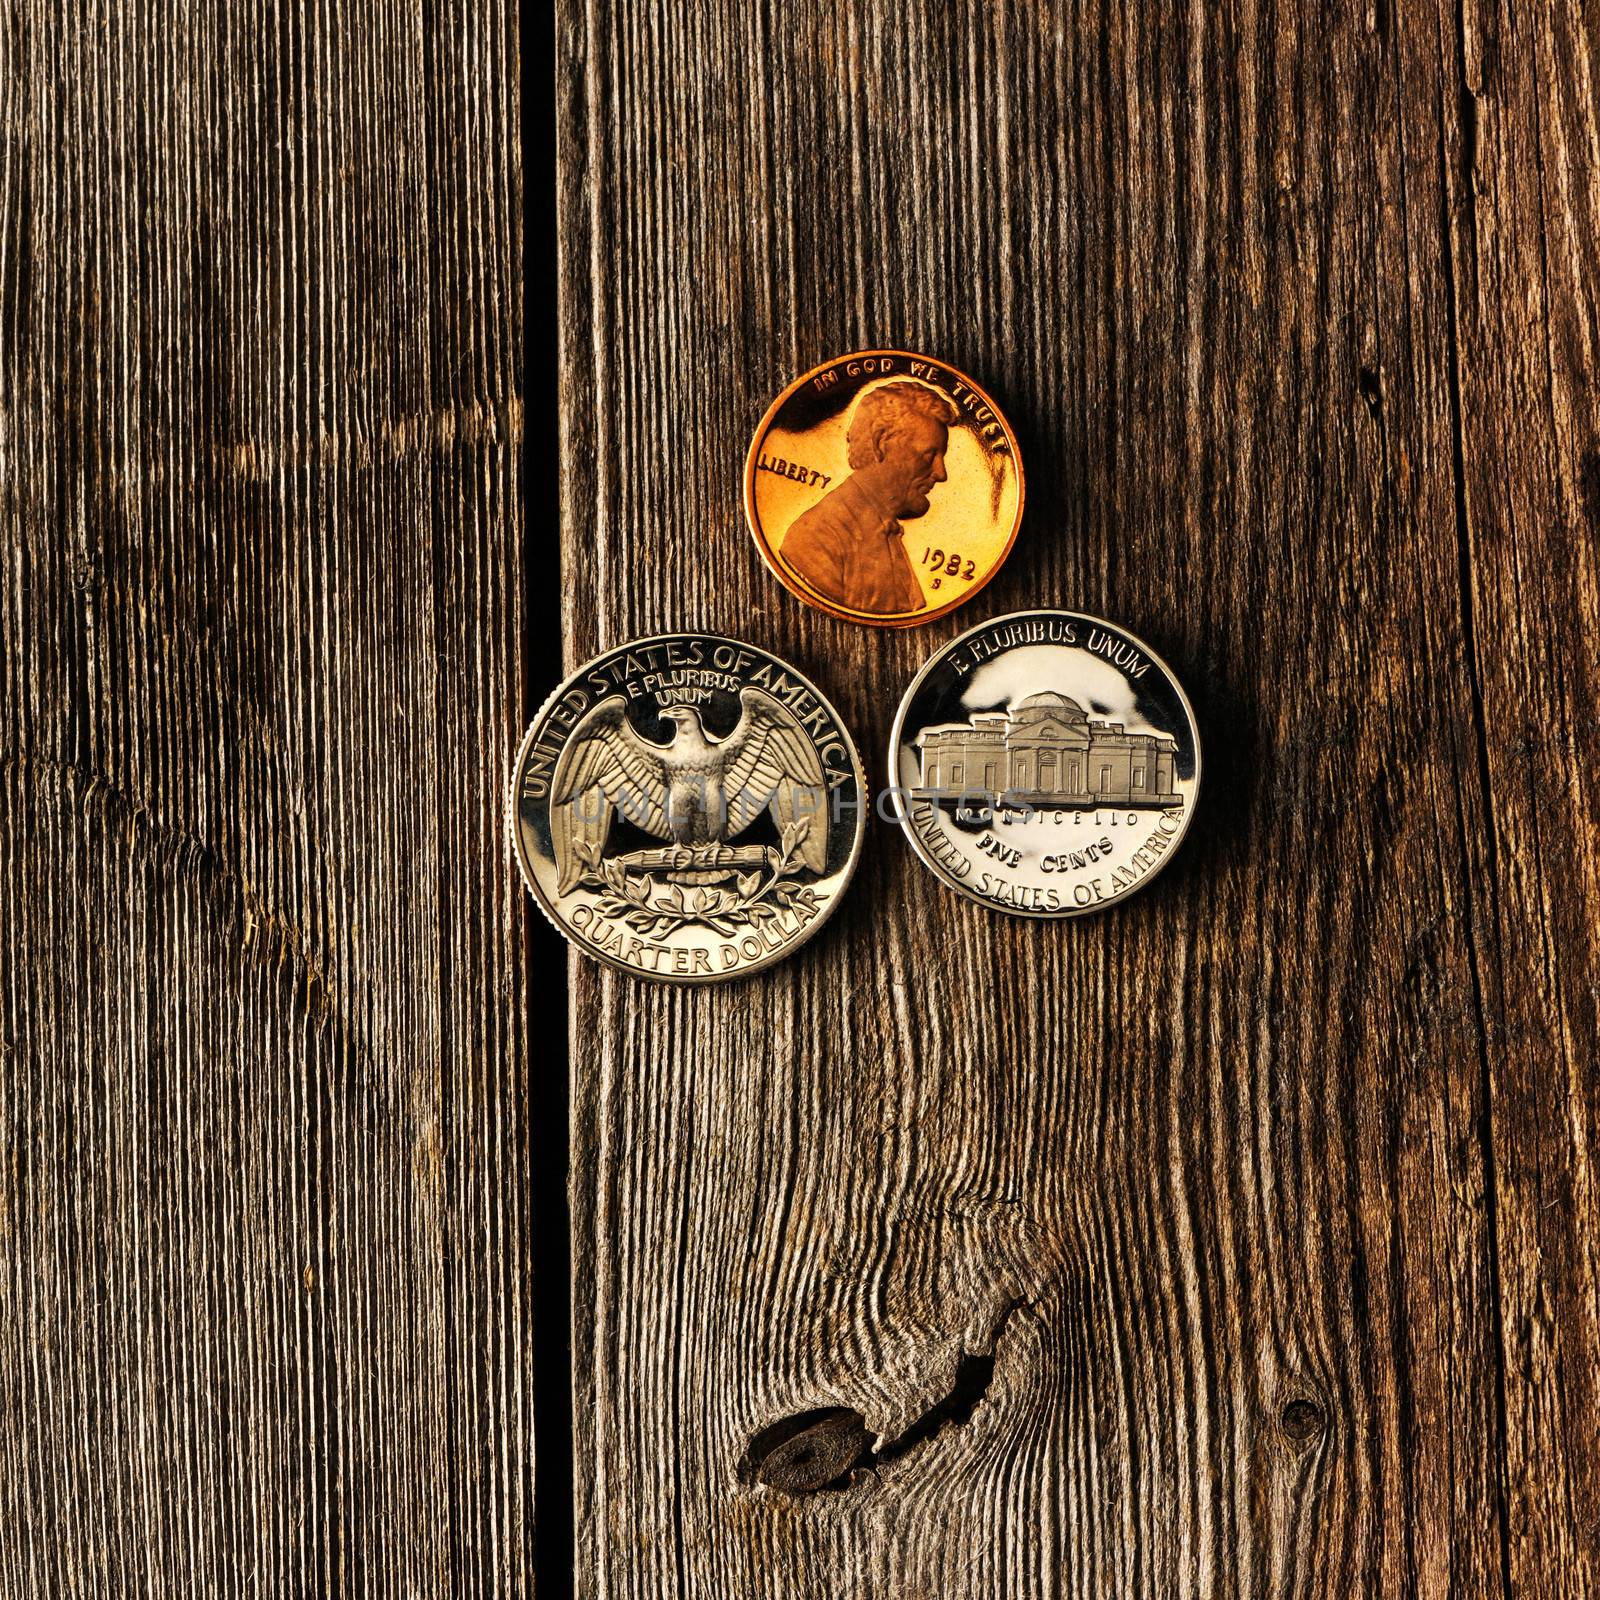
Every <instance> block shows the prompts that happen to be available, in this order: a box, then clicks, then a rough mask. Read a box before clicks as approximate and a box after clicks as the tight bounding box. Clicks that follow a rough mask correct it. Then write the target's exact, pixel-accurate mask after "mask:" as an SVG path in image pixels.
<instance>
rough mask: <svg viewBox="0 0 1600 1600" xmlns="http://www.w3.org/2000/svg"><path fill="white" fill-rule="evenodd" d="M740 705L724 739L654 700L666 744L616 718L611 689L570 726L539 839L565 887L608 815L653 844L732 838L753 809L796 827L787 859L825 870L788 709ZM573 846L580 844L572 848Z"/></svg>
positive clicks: (807, 747) (821, 808)
mask: <svg viewBox="0 0 1600 1600" xmlns="http://www.w3.org/2000/svg"><path fill="white" fill-rule="evenodd" d="M739 701H740V704H741V705H742V706H743V708H744V709H743V712H742V714H741V715H740V717H739V722H738V725H737V726H736V727H735V728H734V730H733V732H732V733H730V734H729V735H728V736H727V737H726V738H723V739H716V738H712V737H711V736H710V735H709V734H708V733H707V732H706V728H705V724H704V723H703V722H701V720H700V713H699V712H698V711H697V710H695V708H694V707H693V706H689V705H681V706H664V707H663V708H662V709H661V711H660V715H661V716H662V717H664V718H665V719H666V720H667V721H669V722H671V723H672V724H673V735H672V738H671V740H669V741H668V743H666V744H656V743H655V742H654V741H653V740H651V739H646V738H644V737H643V736H642V735H641V734H640V733H639V732H638V731H637V730H636V729H635V728H634V727H633V725H632V724H631V723H630V722H629V721H628V718H627V714H626V713H627V704H628V702H627V700H626V698H625V697H624V696H622V695H620V694H617V695H612V696H611V697H610V698H609V699H606V700H602V701H601V702H600V703H599V704H598V705H597V706H595V707H594V708H593V709H592V710H591V711H589V712H588V713H587V714H586V715H585V716H584V718H583V719H582V721H580V722H579V723H578V725H577V727H575V728H574V729H573V730H572V737H571V739H569V740H568V741H567V746H566V749H565V750H563V751H562V753H561V759H560V761H559V762H558V763H557V764H556V770H555V778H554V781H553V786H552V789H551V794H550V843H551V845H552V847H553V850H554V854H555V858H556V870H557V872H558V874H559V881H558V889H559V892H560V893H562V894H565V893H567V891H568V890H570V889H571V888H572V887H573V886H574V885H575V884H576V883H577V882H578V881H579V879H580V878H581V877H582V876H583V871H584V866H585V859H586V858H587V857H590V856H592V855H594V854H597V853H598V852H599V850H600V849H601V848H602V847H603V846H604V844H605V840H606V835H607V834H608V833H609V832H610V831H611V820H612V817H613V815H614V813H615V812H617V811H620V812H621V813H622V815H623V816H624V817H625V818H626V819H627V820H628V821H629V822H631V823H633V825H634V826H635V827H637V828H640V829H642V830H643V831H644V832H645V833H648V834H652V835H654V836H655V837H656V838H657V839H666V840H670V841H671V842H672V843H673V844H676V845H683V846H687V847H690V848H693V847H696V846H700V847H709V846H716V845H720V844H722V843H724V842H726V841H727V840H729V839H733V838H737V837H738V836H739V835H740V834H741V833H743V832H744V831H745V830H746V829H747V828H749V827H751V826H752V825H753V824H754V823H755V822H756V821H757V819H758V818H759V817H760V816H761V814H762V813H763V812H764V811H770V813H771V815H772V820H773V822H774V823H776V824H777V826H778V828H779V830H780V832H781V831H783V830H786V829H788V828H790V827H791V826H797V828H798V832H797V839H798V843H797V845H796V855H797V856H798V858H799V859H800V860H801V861H802V862H804V864H805V865H806V866H807V867H808V868H810V870H811V871H812V872H823V871H825V870H826V868H827V865H828V818H827V810H826V806H825V803H824V802H825V793H826V780H825V778H824V777H823V772H822V762H821V761H820V760H819V759H818V757H817V752H816V749H815V747H814V746H813V745H812V743H811V740H810V739H809V738H808V737H807V736H806V731H805V729H804V728H803V727H802V726H801V724H800V722H799V721H798V719H797V718H796V717H795V715H794V713H793V712H791V711H790V710H789V709H788V708H787V707H786V706H785V705H784V704H783V702H782V701H780V700H777V699H774V698H773V696H772V695H770V694H768V693H766V691H765V690H762V689H756V688H750V687H746V688H744V689H741V690H740V691H739ZM580 846H581V847H582V848H580Z"/></svg>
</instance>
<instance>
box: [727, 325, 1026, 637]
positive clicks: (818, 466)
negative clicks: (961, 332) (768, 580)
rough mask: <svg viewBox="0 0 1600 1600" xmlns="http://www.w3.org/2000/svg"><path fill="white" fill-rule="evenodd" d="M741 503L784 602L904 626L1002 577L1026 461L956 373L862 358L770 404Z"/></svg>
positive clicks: (918, 363)
mask: <svg viewBox="0 0 1600 1600" xmlns="http://www.w3.org/2000/svg"><path fill="white" fill-rule="evenodd" d="M744 506H745V515H746V517H747V519H748V520H749V523H750V531H751V533H752V534H754V536H755V541H756V546H757V548H758V549H759V550H760V552H761V558H762V560H763V561H765V562H766V564H767V565H768V566H769V567H771V569H772V570H773V572H774V573H775V574H776V575H777V576H778V578H779V580H780V581H781V582H782V583H783V584H784V585H785V587H787V588H788V589H789V590H790V591H791V592H792V593H794V594H797V595H798V596H799V597H800V598H801V599H802V600H804V601H805V602H806V603H807V604H808V605H813V606H817V607H819V608H820V609H821V610H823V611H827V612H831V613H832V614H833V615H834V616H836V617H843V618H844V619H846V620H847V621H850V622H864V623H870V624H872V625H874V626H877V627H888V628H904V627H910V626H911V625H913V624H915V623H919V622H928V621H930V620H931V619H933V618H934V617H942V616H943V615H944V614H945V613H946V612H947V611H953V610H954V609H955V608H956V607H957V606H959V605H961V604H963V603H964V602H965V601H967V600H970V599H971V598H972V596H973V595H975V594H976V593H977V592H978V590H979V589H981V588H982V587H983V586H984V584H986V583H987V582H988V581H989V580H990V579H991V578H992V577H993V576H994V575H995V573H996V572H998V571H999V569H1000V565H1001V563H1002V562H1003V561H1004V560H1005V558H1006V554H1007V552H1008V551H1009V550H1010V549H1011V545H1012V541H1013V540H1014V539H1015V538H1016V536H1017V524H1018V523H1019V522H1020V521H1021V519H1022V461H1021V458H1020V457H1019V456H1018V454H1017V441H1016V438H1015V436H1014V435H1013V434H1012V432H1011V427H1010V424H1009V423H1007V421H1006V419H1005V417H1004V416H1003V415H1002V414H1001V411H1000V408H999V407H998V406H997V405H996V404H995V403H994V401H993V400H991V399H990V398H989V396H988V395H987V394H985V393H984V392H983V390H982V389H980V388H979V387H978V385H977V384H976V383H974V382H973V380H972V379H971V378H969V377H967V375H966V374H965V373H963V372H958V371H957V370H956V369H955V368H954V367H951V366H947V365H946V364H945V363H944V362H942V361H934V360H931V359H930V358H929V357H927V356H919V355H913V354H911V353H910V352H909V351H905V350H858V351H856V352H855V353H854V354H853V355H847V356H840V357H839V358H838V359H837V360H835V361H829V362H827V363H826V364H824V365H823V366H820V367H817V368H815V369H814V370H812V371H811V372H808V373H806V374H804V376H802V377H799V378H796V379H795V381H794V382H793V383H791V384H790V385H789V387H788V388H787V389H785V390H784V391H783V393H782V394H780V395H779V396H778V398H777V399H776V400H775V401H773V403H772V405H771V407H770V408H769V409H768V411H767V414H766V416H764V417H763V418H762V419H761V425H760V427H758V428H757V429H756V435H755V439H754V440H753V441H752V443H751V445H750V454H749V457H748V458H747V460H746V461H745V469H744Z"/></svg>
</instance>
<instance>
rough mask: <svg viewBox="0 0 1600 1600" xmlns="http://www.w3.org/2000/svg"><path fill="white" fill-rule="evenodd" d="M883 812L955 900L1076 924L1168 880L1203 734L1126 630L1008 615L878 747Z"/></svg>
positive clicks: (1070, 618)
mask: <svg viewBox="0 0 1600 1600" xmlns="http://www.w3.org/2000/svg"><path fill="white" fill-rule="evenodd" d="M889 770H890V773H891V774H892V776H893V783H894V787H893V788H892V789H891V791H890V800H891V805H892V807H893V810H894V812H895V814H896V816H897V817H898V820H899V822H900V825H901V827H902V828H903V829H904V831H905V835H906V837H907V839H909V840H910V842H911V846H912V848H913V849H914V850H915V851H916V853H917V855H918V856H920V857H921V858H922V860H923V861H924V862H925V863H926V865H927V866H928V867H929V869H930V870H931V871H932V872H933V873H934V874H935V875H936V876H937V877H939V878H940V879H942V880H943V881H944V882H945V883H947V884H948V885H949V886H950V887H951V888H952V889H955V890H957V891H959V892H960V893H961V894H964V895H966V896H968V897H969V898H970V899H973V900H977V901H979V902H980V903H981V904H983V905H987V906H992V907H994V908H995V909H996V910H999V911H1007V912H1011V913H1013V914H1015V915H1017V916H1028V917H1076V916H1083V915H1085V914H1087V913H1089V912H1093V911H1103V910H1105V909H1106V908H1107V907H1108V906H1112V905H1115V904H1116V903H1117V902H1118V901H1120V900H1125V899H1127V897H1128V896H1129V895H1131V894H1134V893H1136V892H1137V891H1138V890H1140V889H1142V888H1143V887H1144V886H1145V885H1146V884H1147V883H1149V881H1150V880H1151V879H1152V878H1153V877H1154V876H1155V875H1156V873H1158V872H1159V871H1161V869H1162V868H1163V867H1164V866H1166V864H1167V863H1168V862H1169V861H1170V860H1171V859H1172V857H1173V854H1174V852H1175V851H1176V850H1177V848H1178V846H1179V845H1180V844H1181V843H1182V842H1183V839H1184V837H1185V835H1186V834H1187V833H1188V831H1189V825H1190V823H1191V821H1192V820H1193V818H1194V811H1195V804H1196V802H1197V800H1198V799H1199V795H1200V736H1199V732H1198V730H1197V729H1196V727H1195V720H1194V711H1193V709H1192V708H1191V707H1190V705H1189V700H1188V697H1187V696H1186V695H1185V694H1184V692H1183V688H1182V686H1181V685H1180V684H1179V683H1178V680H1177V678H1176V677H1174V676H1173V673H1172V670H1171V668H1169V667H1168V666H1167V664H1166V663H1165V662H1164V661H1163V660H1162V659H1161V658H1160V656H1158V655H1157V654H1156V653H1155V651H1153V650H1152V649H1151V648H1150V647H1149V646H1148V645H1147V644H1145V643H1144V642H1143V640H1141V639H1138V638H1136V637H1135V636H1134V635H1133V634H1131V633H1129V632H1128V631H1127V630H1126V629H1125V628H1119V627H1118V626H1117V625H1116V624H1115V623H1111V622H1106V621H1104V620H1102V619H1101V618H1099V617H1092V616H1087V615H1085V614H1083V613H1081V612H1077V611H1018V612H1014V613H1012V614H1011V615H1009V616H1003V617H996V618H995V619H994V620H993V621H991V622H985V623H984V624H983V625H982V626H981V627H977V628H973V629H971V630H969V631H968V632H966V633H963V634H962V635H961V636H960V637H959V638H957V639H954V640H952V641H951V642H950V643H949V644H947V645H946V646H945V647H944V648H943V649H941V650H940V651H939V652H938V653H937V654H936V655H935V656H933V657H932V659H931V660H929V661H928V663H927V664H926V665H925V666H924V667H923V669H922V671H921V672H919V673H918V674H917V676H916V678H915V680H914V681H913V682H912V684H911V687H910V688H909V689H908V690H907V691H906V695H905V698H904V700H902V701H901V704H900V710H899V712H898V714H897V715H896V717H895V721H894V728H893V731H892V733H891V734H890V738H889Z"/></svg>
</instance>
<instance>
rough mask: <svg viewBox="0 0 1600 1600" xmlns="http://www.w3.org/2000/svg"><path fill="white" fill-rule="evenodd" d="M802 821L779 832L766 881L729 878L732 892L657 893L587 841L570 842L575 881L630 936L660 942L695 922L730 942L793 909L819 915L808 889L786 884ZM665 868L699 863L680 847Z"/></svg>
mask: <svg viewBox="0 0 1600 1600" xmlns="http://www.w3.org/2000/svg"><path fill="white" fill-rule="evenodd" d="M807 821H809V819H798V818H797V819H796V820H795V821H793V822H791V823H789V824H788V825H787V826H786V827H784V828H783V829H782V830H781V832H780V833H779V836H778V848H777V850H776V851H772V850H769V851H768V852H767V855H768V860H769V863H770V871H769V873H768V875H767V876H766V877H765V878H763V876H762V874H761V871H760V870H759V869H756V870H754V871H751V872H741V873H738V874H736V875H735V876H734V880H733V887H732V888H731V889H730V888H724V887H722V886H721V885H710V884H703V885H699V886H689V885H685V884H681V883H672V884H668V885H667V887H666V888H665V889H664V890H662V891H661V892H660V893H656V892H655V890H656V887H657V886H656V880H655V879H654V878H653V877H651V875H650V874H649V873H647V872H629V871H628V870H627V868H626V867H625V866H624V865H623V864H622V862H621V861H620V860H618V859H616V858H615V857H612V858H610V859H602V857H601V855H600V851H599V849H598V848H597V847H596V846H595V845H592V844H590V843H589V842H588V841H587V840H574V841H573V849H574V850H575V851H576V852H577V854H578V859H579V860H580V861H582V862H583V864H584V869H585V870H584V873H583V876H582V877H581V878H580V879H579V880H578V881H579V882H580V883H582V884H585V885H588V886H589V887H591V888H595V889H598V890H599V891H600V902H599V906H598V910H599V911H600V914H601V915H602V916H606V917H610V918H612V919H613V920H614V921H618V922H623V923H626V924H627V926H628V927H630V928H632V929H633V931H634V932H635V933H640V934H644V935H646V936H647V937H649V938H652V939H662V938H665V937H666V936H667V935H668V934H670V933H676V932H677V930H678V929H679V928H682V927H685V926H687V925H688V924H689V923H693V922H698V923H703V924H704V925H705V926H706V927H708V928H710V929H712V930H713V931H714V932H716V933H720V934H723V935H725V936H727V937H730V938H731V937H732V936H733V935H735V934H737V933H738V932H739V930H740V929H741V928H749V927H754V926H755V925H757V924H758V923H761V922H769V921H774V920H776V919H777V918H778V917H780V916H781V915H782V914H783V912H784V911H785V910H787V909H789V908H790V907H792V906H795V905H799V906H801V907H803V908H804V909H806V910H808V911H813V912H815V911H818V910H820V907H819V906H818V904H817V891H816V890H815V888H813V887H812V885H810V884H801V883H794V882H791V881H790V880H791V879H792V878H793V877H794V876H795V875H796V874H797V873H798V872H799V871H800V870H801V868H800V867H798V866H796V865H795V864H794V857H795V852H796V851H797V850H798V849H799V848H800V841H801V838H802V835H803V830H804V829H805V827H806V824H807ZM666 865H667V866H669V867H674V868H677V869H678V870H683V869H687V868H692V867H694V866H696V865H704V861H703V858H701V857H699V856H698V854H697V852H696V851H695V850H694V849H693V848H692V847H691V846H689V845H679V846H677V847H676V848H675V850H673V851H671V852H669V853H668V860H667V862H666Z"/></svg>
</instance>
